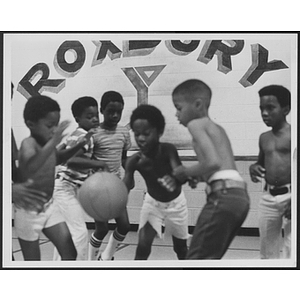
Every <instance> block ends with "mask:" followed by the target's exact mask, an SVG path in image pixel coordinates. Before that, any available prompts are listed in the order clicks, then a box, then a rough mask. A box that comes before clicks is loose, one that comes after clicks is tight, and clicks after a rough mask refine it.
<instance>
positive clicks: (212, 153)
mask: <svg viewBox="0 0 300 300" xmlns="http://www.w3.org/2000/svg"><path fill="white" fill-rule="evenodd" d="M188 129H189V131H190V133H191V135H192V137H193V143H194V150H195V152H196V155H197V159H198V163H197V164H195V165H193V166H191V167H188V168H187V167H179V168H177V169H176V170H175V171H174V175H175V176H176V177H177V178H178V179H179V180H182V181H184V180H187V179H188V178H189V177H201V178H202V177H205V178H209V177H210V175H211V174H212V173H214V172H216V171H218V170H219V168H220V166H221V158H220V156H219V155H218V152H217V151H216V149H215V146H214V144H213V141H212V138H211V136H210V135H209V133H208V131H207V129H206V128H205V124H203V126H202V127H201V128H200V127H199V124H198V123H195V122H190V123H189V124H188Z"/></svg>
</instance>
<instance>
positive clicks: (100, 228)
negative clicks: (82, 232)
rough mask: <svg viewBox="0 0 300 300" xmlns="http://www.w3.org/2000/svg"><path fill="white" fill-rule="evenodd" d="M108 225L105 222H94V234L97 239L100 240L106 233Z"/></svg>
mask: <svg viewBox="0 0 300 300" xmlns="http://www.w3.org/2000/svg"><path fill="white" fill-rule="evenodd" d="M108 231H109V230H108V227H107V225H106V224H105V223H95V232H94V236H95V238H97V239H98V240H102V239H103V238H104V237H105V236H106V235H107V234H108Z"/></svg>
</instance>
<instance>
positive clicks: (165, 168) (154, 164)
mask: <svg viewBox="0 0 300 300" xmlns="http://www.w3.org/2000/svg"><path fill="white" fill-rule="evenodd" d="M138 170H139V171H140V172H141V173H143V174H147V175H150V174H152V175H153V174H155V175H156V176H161V175H164V174H166V173H167V172H169V171H170V170H171V166H170V162H169V159H168V157H166V156H163V155H159V156H156V157H154V158H149V157H146V156H144V155H142V157H141V159H140V160H139V162H138Z"/></svg>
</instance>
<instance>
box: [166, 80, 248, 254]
mask: <svg viewBox="0 0 300 300" xmlns="http://www.w3.org/2000/svg"><path fill="white" fill-rule="evenodd" d="M172 98H173V103H174V106H175V107H176V109H177V114H176V115H177V117H178V120H179V122H180V123H181V124H182V125H183V126H186V127H187V128H188V130H189V132H190V134H191V135H192V139H193V147H194V150H195V152H196V156H197V159H198V163H196V164H195V165H193V166H190V167H184V166H179V167H177V168H176V169H175V170H174V172H173V175H174V176H175V177H176V178H177V179H178V180H180V181H184V180H186V179H187V178H189V177H198V178H200V179H201V181H205V182H206V183H207V189H206V193H207V203H206V204H205V206H204V208H203V210H202V211H201V213H200V215H199V217H198V221H197V224H196V226H195V229H194V232H193V238H192V241H191V245H190V249H189V251H188V254H187V259H220V258H222V256H223V255H224V254H225V252H226V250H227V249H228V247H229V245H230V243H231V241H232V240H233V238H234V236H235V235H236V233H237V231H238V230H239V228H240V226H241V225H242V223H243V222H244V220H245V218H246V216H247V214H248V211H249V197H248V193H247V190H246V184H245V182H244V181H243V179H242V177H241V176H240V174H239V173H238V171H237V169H236V166H235V161H234V156H233V152H232V149H231V144H230V141H229V139H228V137H227V134H226V132H225V130H224V129H223V128H222V127H221V126H219V125H218V124H216V123H214V122H213V121H212V120H211V119H210V118H209V114H208V110H209V105H210V101H211V89H210V88H209V87H208V86H207V85H206V84H205V83H204V82H202V81H201V80H197V79H192V80H187V81H185V82H183V83H181V84H180V85H178V86H177V87H176V88H175V89H174V91H173V93H172Z"/></svg>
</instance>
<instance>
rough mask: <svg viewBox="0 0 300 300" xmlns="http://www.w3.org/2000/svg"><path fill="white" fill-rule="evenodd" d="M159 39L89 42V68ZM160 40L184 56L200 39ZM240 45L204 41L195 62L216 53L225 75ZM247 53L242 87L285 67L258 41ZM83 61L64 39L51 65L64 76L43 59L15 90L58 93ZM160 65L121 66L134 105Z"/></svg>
mask: <svg viewBox="0 0 300 300" xmlns="http://www.w3.org/2000/svg"><path fill="white" fill-rule="evenodd" d="M161 42H162V41H160V40H146V41H145V40H141V41H138V40H133V41H123V48H122V50H121V49H119V47H117V46H116V45H115V44H114V43H113V42H112V41H109V40H108V41H102V40H101V41H92V43H93V44H94V45H95V46H96V48H95V53H94V57H93V60H92V64H91V67H92V68H93V67H95V66H98V65H101V63H102V62H103V61H104V59H105V58H106V57H109V58H110V60H111V61H113V60H116V59H122V57H123V58H126V57H133V56H147V55H149V54H151V53H152V52H153V51H155V48H156V47H157V46H158V45H159V44H160V43H161ZM164 43H165V46H166V48H167V49H168V50H169V51H170V52H171V53H173V54H174V55H178V56H186V55H189V54H190V53H192V52H194V51H196V50H197V48H198V46H199V44H200V40H192V41H185V42H183V41H180V40H167V41H164ZM244 45H245V43H244V40H226V41H223V40H207V41H205V43H204V46H203V47H202V49H200V53H199V56H198V58H197V62H199V63H203V64H208V63H210V62H211V60H212V59H213V57H214V56H217V59H218V63H217V71H219V72H222V73H224V74H227V73H229V72H230V71H232V59H231V58H232V56H235V55H238V54H239V53H241V52H242V51H243V49H244ZM69 51H70V52H72V53H73V54H74V57H75V60H74V61H73V62H67V61H66V59H65V54H66V53H67V52H69ZM251 55H252V64H251V65H250V66H249V68H248V70H246V72H245V74H244V76H243V77H242V78H241V79H240V80H239V83H240V84H241V86H242V87H244V88H247V87H249V86H252V85H254V84H255V83H256V82H257V81H258V80H259V78H260V77H261V76H262V75H263V74H264V73H265V72H270V71H276V70H281V69H286V68H289V67H288V66H287V65H286V64H285V63H284V62H283V61H281V60H271V61H268V56H269V51H268V49H266V48H264V47H263V46H262V45H260V44H259V43H256V44H251ZM85 63H86V51H85V48H84V46H83V45H82V43H81V42H79V41H77V40H68V41H64V42H63V43H62V44H61V45H60V46H59V48H58V49H57V51H56V53H54V62H53V64H54V67H55V69H56V71H57V72H58V73H59V74H60V75H62V76H63V77H65V78H66V79H51V78H49V76H50V71H49V66H48V65H47V64H46V63H44V62H40V63H37V64H35V65H34V66H32V67H31V68H30V70H29V71H28V72H27V73H26V74H25V75H24V77H23V78H22V79H21V80H20V82H19V84H18V88H17V90H18V91H19V92H20V93H21V94H22V95H23V96H24V97H25V98H26V99H28V98H30V97H31V96H34V95H38V94H41V93H42V92H43V91H49V92H52V93H59V92H60V91H61V90H62V89H63V88H64V87H65V83H66V80H67V78H71V77H74V76H76V75H77V74H78V73H79V72H80V70H81V68H82V67H83V66H84V64H85ZM164 68H165V65H150V66H142V67H141V66H140V67H134V66H133V67H126V68H122V71H123V72H124V74H125V76H127V78H128V79H129V80H130V82H131V83H132V85H133V86H134V88H135V89H136V91H137V99H138V100H137V101H138V105H139V104H142V103H147V102H148V89H149V87H150V85H151V84H152V83H153V82H154V81H155V80H156V78H157V77H158V76H159V75H160V73H161V72H162V71H163V69H164ZM149 74H150V75H149ZM37 76H40V79H39V80H38V81H37V82H36V83H35V84H34V85H33V82H34V79H35V78H36V77H37Z"/></svg>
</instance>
